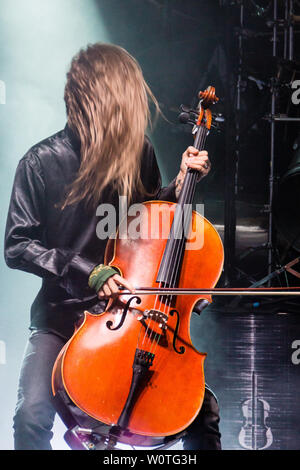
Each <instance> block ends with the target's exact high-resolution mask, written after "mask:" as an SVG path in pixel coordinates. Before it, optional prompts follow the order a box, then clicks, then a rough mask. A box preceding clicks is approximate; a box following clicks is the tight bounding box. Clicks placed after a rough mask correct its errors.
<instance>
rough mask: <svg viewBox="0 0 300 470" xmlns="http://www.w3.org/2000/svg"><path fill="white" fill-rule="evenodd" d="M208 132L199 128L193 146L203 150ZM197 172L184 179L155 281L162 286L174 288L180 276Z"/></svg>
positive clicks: (189, 172)
mask: <svg viewBox="0 0 300 470" xmlns="http://www.w3.org/2000/svg"><path fill="white" fill-rule="evenodd" d="M207 135H208V131H207V129H206V128H205V127H203V126H200V128H199V129H198V131H197V135H196V138H195V142H194V146H195V148H197V149H198V150H203V149H204V145H205V141H206V137H207ZM197 180H198V171H197V170H193V169H191V168H189V169H188V170H187V173H186V175H185V178H184V182H183V186H182V189H181V192H180V196H179V200H178V203H177V206H176V209H175V213H174V219H173V223H172V227H171V230H170V234H169V239H168V241H167V244H166V247H165V250H164V254H163V257H162V261H161V264H160V267H159V271H158V276H157V279H156V281H157V282H162V283H163V285H165V286H169V287H176V285H177V281H178V277H179V274H180V265H181V262H182V258H183V253H184V250H185V240H186V235H187V234H188V233H189V227H190V223H191V218H192V202H193V199H194V195H195V189H196V184H197Z"/></svg>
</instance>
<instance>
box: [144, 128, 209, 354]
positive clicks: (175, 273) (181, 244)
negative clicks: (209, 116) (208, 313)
mask: <svg viewBox="0 0 300 470" xmlns="http://www.w3.org/2000/svg"><path fill="white" fill-rule="evenodd" d="M203 130H204V132H203ZM205 131H206V128H202V132H201V133H200V136H199V142H198V143H197V146H196V145H195V147H196V148H198V150H202V149H203V148H204V144H205V141H206V136H207V133H206V132H205ZM197 177H198V176H197V173H193V174H192V177H191V178H192V179H191V182H190V185H189V186H188V187H187V191H186V192H187V194H186V195H184V197H183V199H185V200H187V201H188V202H189V203H191V200H192V196H193V194H194V192H195V188H196V184H197ZM185 223H186V220H185V216H184V213H183V219H182V226H183V227H182V228H183V229H182V230H181V239H180V240H179V243H175V244H174V250H173V253H172V256H173V255H174V252H175V259H174V263H173V267H175V269H173V272H171V282H170V285H171V286H173V284H174V285H175V281H176V279H177V276H178V271H179V265H180V263H179V255H180V251H182V250H183V248H184V244H185V237H184V236H183V235H184V234H185V233H188V230H187V228H186V227H185ZM191 223H192V211H191V216H190V220H189V225H191ZM172 256H171V257H170V259H169V265H168V269H169V270H170V263H171V262H172ZM175 260H176V262H175ZM165 272H166V268H165V270H164V273H165ZM166 297H167V301H166V302H165V308H164V312H163V313H164V314H165V312H166V310H167V309H169V310H170V307H171V303H172V300H173V297H174V294H172V295H169V296H166ZM161 303H162V302H161ZM167 317H169V312H168V314H167ZM157 337H158V339H157ZM160 337H161V333H155V335H154V340H153V342H152V344H154V351H153V354H155V351H156V348H157V345H158V343H159V340H160Z"/></svg>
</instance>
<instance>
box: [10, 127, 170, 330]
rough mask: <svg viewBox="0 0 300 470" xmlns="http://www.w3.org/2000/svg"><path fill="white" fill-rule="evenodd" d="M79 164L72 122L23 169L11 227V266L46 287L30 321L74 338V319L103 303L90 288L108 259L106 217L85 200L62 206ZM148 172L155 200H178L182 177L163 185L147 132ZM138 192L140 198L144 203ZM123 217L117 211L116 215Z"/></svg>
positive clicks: (144, 171)
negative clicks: (100, 233) (102, 220)
mask: <svg viewBox="0 0 300 470" xmlns="http://www.w3.org/2000/svg"><path fill="white" fill-rule="evenodd" d="M79 165H80V142H79V141H78V139H77V138H76V137H75V135H74V134H73V133H72V131H71V130H70V128H69V127H68V126H66V127H65V129H64V130H62V131H60V132H58V133H56V134H54V135H53V136H51V137H49V138H47V139H45V140H43V141H42V142H40V143H38V144H37V145H35V146H33V147H32V148H31V149H30V150H29V151H28V152H27V153H26V155H25V156H24V157H23V158H22V159H21V160H20V162H19V165H18V167H17V170H16V175H15V180H14V185H13V190H12V195H11V201H10V206H9V212H8V217H7V225H6V234H5V260H6V263H7V265H8V266H9V267H11V268H13V269H21V270H23V271H27V272H29V273H33V274H36V275H38V276H40V277H41V278H42V280H43V281H42V287H41V289H40V291H39V293H38V295H37V297H36V298H35V300H34V302H33V304H32V307H31V322H30V327H31V328H42V329H47V330H49V331H52V332H54V333H56V334H59V335H61V336H63V337H64V338H69V337H70V336H71V335H72V334H73V331H74V324H75V323H76V322H77V321H78V319H79V317H80V316H82V314H83V311H84V310H85V309H88V310H89V311H90V312H92V313H97V312H101V311H103V309H104V305H105V304H104V303H103V301H102V302H100V301H99V300H98V298H97V296H96V293H95V292H94V291H92V290H91V289H90V288H89V287H88V277H89V274H90V272H91V271H92V269H93V268H94V266H96V265H97V264H99V263H103V259H104V252H105V247H106V243H107V240H100V239H99V238H98V237H97V235H96V226H97V223H98V222H99V217H97V216H96V211H95V210H94V211H90V210H88V209H87V208H86V206H85V204H84V202H83V201H81V202H80V203H78V204H73V205H71V206H68V207H66V208H65V209H64V210H61V209H60V208H59V207H58V204H59V203H61V202H62V201H63V199H64V197H65V195H66V190H67V187H68V185H70V183H71V182H72V181H73V180H74V178H75V176H76V173H77V171H78V169H79ZM141 178H142V181H143V183H144V185H145V187H146V189H147V191H148V192H150V193H153V194H154V196H153V197H151V199H164V200H168V201H174V202H175V201H176V197H175V182H174V181H173V182H172V183H171V184H170V185H169V186H168V187H167V188H162V187H161V176H160V172H159V169H158V166H157V161H156V157H155V153H154V150H153V147H152V145H151V143H150V141H149V139H148V138H145V143H144V149H143V156H142V163H141ZM143 200H145V198H142V197H141V196H139V195H138V194H136V195H135V197H134V201H133V202H142V201H143ZM101 203H106V204H107V203H110V204H113V205H114V207H115V208H116V213H117V214H118V206H119V202H118V194H116V192H113V191H111V190H110V189H109V188H108V189H106V190H105V191H104V192H103V194H102V197H101V201H99V204H101ZM117 220H118V218H117Z"/></svg>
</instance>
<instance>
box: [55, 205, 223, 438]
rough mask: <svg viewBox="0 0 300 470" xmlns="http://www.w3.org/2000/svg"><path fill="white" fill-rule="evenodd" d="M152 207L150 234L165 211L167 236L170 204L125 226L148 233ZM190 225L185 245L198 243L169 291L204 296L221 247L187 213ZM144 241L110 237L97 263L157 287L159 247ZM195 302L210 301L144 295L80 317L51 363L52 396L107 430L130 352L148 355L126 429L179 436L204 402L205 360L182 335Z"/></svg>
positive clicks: (128, 371) (120, 403) (125, 391)
mask: <svg viewBox="0 0 300 470" xmlns="http://www.w3.org/2000/svg"><path fill="white" fill-rule="evenodd" d="M157 205H160V208H159V210H160V212H161V213H162V216H161V218H160V219H159V220H160V222H159V223H158V226H157V227H156V230H157V231H158V232H159V233H160V232H161V230H163V229H165V224H166V217H164V215H163V212H164V211H165V212H167V213H168V214H169V227H168V228H169V231H170V229H171V226H172V222H173V218H174V211H175V208H176V204H174V203H168V202H161V201H152V202H146V203H144V204H143V207H144V208H145V210H144V211H143V215H142V218H141V217H140V216H139V220H137V218H136V217H128V220H127V224H126V225H127V226H130V224H131V223H132V222H133V223H136V224H137V223H138V222H139V223H140V227H141V230H144V231H148V230H150V227H153V224H152V223H151V214H152V213H153V212H152V211H153V209H154V212H155V210H156V209H157V208H158V206H157ZM154 206H155V207H154ZM156 213H157V211H156ZM146 219H147V220H146ZM191 220H192V222H191V228H190V235H189V236H188V237H187V242H189V241H192V239H193V235H192V233H196V232H197V233H199V230H200V231H201V233H202V235H201V236H202V241H201V242H200V244H198V245H199V246H198V248H197V249H190V250H185V252H184V255H183V259H182V264H181V269H180V273H179V277H178V283H177V285H179V286H180V287H190V288H199V287H202V288H210V287H213V286H215V284H216V283H217V281H218V279H219V276H220V274H221V271H222V267H223V257H224V255H223V245H222V241H221V239H220V237H219V235H218V233H217V231H216V230H215V228H214V227H213V226H212V224H211V223H210V222H209V221H207V220H206V219H205V218H204V217H202V216H201V215H200V214H199V213H197V212H194V211H193V213H192V217H191ZM149 221H150V223H149ZM152 222H153V221H152ZM147 234H148V232H147V233H143V234H142V235H143V236H141V237H139V238H138V239H132V238H130V237H123V236H122V237H120V236H119V235H120V233H119V232H118V234H117V238H116V239H115V240H109V242H108V244H107V250H106V257H105V263H106V264H110V265H111V266H116V267H117V268H118V269H119V270H120V272H121V274H122V276H123V277H124V278H126V279H128V280H129V281H130V282H131V283H132V285H134V286H137V285H141V283H142V284H143V285H146V286H150V287H157V286H158V282H157V281H156V279H157V277H158V271H159V267H160V264H161V260H162V257H163V254H164V251H165V247H166V243H167V240H166V239H162V238H161V237H159V236H158V237H157V238H155V239H153V238H151V239H149V236H148V237H147ZM148 235H149V234H148ZM130 297H131V298H133V299H132V301H131V303H130V307H129V308H128V312H127V314H126V316H125V317H124V315H123V313H122V312H123V309H124V305H125V303H126V302H127V301H128V299H130ZM200 299H206V300H208V301H209V302H210V301H211V298H210V296H203V295H201V296H199V295H195V294H193V295H188V296H176V297H174V298H173V299H172V302H171V303H170V302H169V300H168V301H166V299H165V298H163V297H162V296H160V298H159V299H158V298H156V299H154V296H153V295H145V296H141V298H139V299H138V298H137V297H134V296H133V295H131V296H129V295H126V296H125V295H124V296H121V298H120V300H119V301H118V302H117V303H115V304H112V305H111V306H110V308H108V309H107V311H105V312H103V313H102V314H100V315H92V314H90V313H89V312H85V318H84V321H83V323H82V325H81V326H80V327H79V329H78V330H77V331H76V332H75V333H74V335H73V337H72V338H71V339H70V340H69V342H68V343H67V344H66V345H65V347H64V348H63V350H62V351H61V353H60V355H59V356H58V358H57V361H56V363H55V366H54V369H53V377H52V388H53V393H54V395H55V394H56V392H57V391H58V390H59V389H61V388H64V390H65V391H66V392H67V394H68V395H69V397H70V398H71V400H72V401H73V402H74V403H75V405H76V406H78V407H79V408H80V409H82V410H83V411H84V412H85V413H87V414H88V415H90V416H92V417H93V418H95V419H97V420H99V421H101V422H102V423H106V424H108V425H111V426H116V425H120V421H119V419H120V416H121V414H122V411H123V410H124V407H125V405H126V401H127V400H128V395H129V394H130V390H131V387H132V381H133V364H134V363H135V357H136V354H137V351H142V353H143V354H144V353H145V354H146V355H148V356H149V355H150V354H151V364H150V366H149V367H148V368H147V372H146V374H145V375H144V376H143V378H142V380H141V382H140V383H139V385H138V387H137V390H136V391H135V398H134V403H131V405H130V413H129V414H128V419H127V420H126V429H127V430H128V431H129V432H131V433H134V434H140V435H144V436H168V435H174V434H176V433H178V432H180V431H182V430H183V429H185V428H186V427H187V426H188V425H189V424H190V423H191V422H192V421H193V420H194V418H195V417H196V416H197V414H198V412H199V410H200V408H201V405H202V402H203V397H204V389H205V379H204V360H205V356H206V354H204V353H200V352H198V351H197V350H196V349H195V348H194V346H193V345H192V342H191V338H190V332H189V324H190V317H191V313H192V311H193V307H194V305H195V304H196V303H197V302H198V301H199V300H200ZM158 304H159V305H158ZM145 312H148V315H147V314H146V315H145ZM149 312H150V314H149ZM120 325H121V326H120ZM157 339H158V340H157ZM154 340H155V341H154Z"/></svg>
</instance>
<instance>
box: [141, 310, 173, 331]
mask: <svg viewBox="0 0 300 470" xmlns="http://www.w3.org/2000/svg"><path fill="white" fill-rule="evenodd" d="M143 320H152V321H154V322H156V323H158V326H159V328H161V329H162V330H166V329H167V322H168V315H166V314H165V313H163V312H161V311H160V310H154V309H152V310H145V311H144V315H143Z"/></svg>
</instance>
